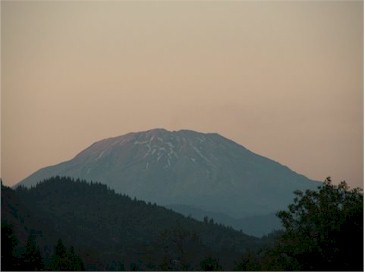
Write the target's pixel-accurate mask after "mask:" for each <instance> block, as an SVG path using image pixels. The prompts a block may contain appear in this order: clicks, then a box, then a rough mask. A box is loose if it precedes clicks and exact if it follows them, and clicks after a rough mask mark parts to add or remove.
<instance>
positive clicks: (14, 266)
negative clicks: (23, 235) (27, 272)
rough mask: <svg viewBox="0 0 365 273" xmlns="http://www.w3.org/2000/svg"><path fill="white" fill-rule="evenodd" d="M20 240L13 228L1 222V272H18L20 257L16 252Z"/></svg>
mask: <svg viewBox="0 0 365 273" xmlns="http://www.w3.org/2000/svg"><path fill="white" fill-rule="evenodd" d="M17 244H18V240H17V238H16V236H15V234H14V231H13V227H12V226H11V225H10V224H8V223H6V222H1V271H17V270H18V269H19V268H18V262H19V257H18V255H17V252H16V249H15V248H16V246H17Z"/></svg>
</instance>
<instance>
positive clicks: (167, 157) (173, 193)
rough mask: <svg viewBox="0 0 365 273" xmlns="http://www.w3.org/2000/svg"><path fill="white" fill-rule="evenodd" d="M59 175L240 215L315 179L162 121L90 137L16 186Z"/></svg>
mask: <svg viewBox="0 0 365 273" xmlns="http://www.w3.org/2000/svg"><path fill="white" fill-rule="evenodd" d="M56 175H59V176H70V177H73V178H81V179H85V180H88V181H100V182H101V183H104V184H106V185H108V186H109V187H110V188H112V189H114V190H115V191H116V192H119V193H124V194H127V195H129V196H131V197H137V198H139V199H142V200H146V201H151V202H156V203H157V204H160V205H167V206H170V205H171V206H176V205H183V206H189V207H192V208H196V209H199V210H203V211H207V212H212V213H214V214H216V213H220V214H225V215H227V216H229V217H233V218H237V219H238V218H245V217H251V216H260V215H268V214H273V213H275V212H276V211H278V210H280V209H284V208H286V207H287V205H288V204H289V203H291V202H292V199H293V197H294V195H293V192H294V191H295V190H305V189H314V188H316V187H317V186H318V185H319V183H318V182H316V181H313V180H310V179H308V178H306V177H305V176H303V175H300V174H297V173H296V172H294V171H292V170H290V169H289V168H288V167H286V166H283V165H281V164H280V163H278V162H275V161H273V160H270V159H268V158H265V157H263V156H260V155H257V154H255V153H253V152H251V151H249V150H248V149H246V148H245V147H243V146H242V145H239V144H237V143H235V142H233V141H231V140H229V139H227V138H225V137H223V136H221V135H219V134H216V133H207V134H205V133H199V132H195V131H191V130H180V131H172V132H170V131H167V130H165V129H153V130H149V131H144V132H136V133H128V134H126V135H122V136H118V137H112V138H108V139H104V140H101V141H98V142H95V143H94V144H92V145H91V146H89V147H88V148H86V149H85V150H83V151H81V152H80V153H79V154H77V155H76V156H75V157H74V158H73V159H71V160H69V161H66V162H62V163H60V164H58V165H55V166H49V167H46V168H43V169H40V170H39V171H37V172H35V173H33V174H32V175H31V176H29V177H27V178H26V179H24V180H23V181H21V182H20V183H18V184H17V186H18V185H23V186H26V187H30V186H32V185H35V184H37V183H38V182H39V181H41V180H44V179H46V178H49V177H52V176H56ZM268 228H269V229H270V228H271V227H270V225H269V226H268ZM246 232H247V231H246ZM251 234H252V233H251Z"/></svg>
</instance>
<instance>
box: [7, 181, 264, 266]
mask: <svg viewBox="0 0 365 273" xmlns="http://www.w3.org/2000/svg"><path fill="white" fill-rule="evenodd" d="M1 215H2V217H1V218H2V219H1V220H2V223H3V222H6V223H8V224H11V225H12V226H13V227H14V232H15V235H16V237H17V238H18V239H19V241H20V242H19V243H20V244H21V245H23V246H24V245H25V241H26V238H27V236H28V235H29V234H32V235H33V236H34V238H35V240H36V242H37V244H38V245H39V246H40V249H41V253H42V256H43V257H45V262H46V264H47V263H49V257H50V256H51V255H52V251H53V246H54V245H55V243H56V242H57V240H58V239H61V240H62V241H63V242H64V243H65V245H67V246H71V245H72V246H73V247H74V248H75V251H76V252H77V253H78V254H79V255H80V256H81V258H82V259H83V261H84V264H85V267H86V270H87V271H92V270H98V271H100V270H107V271H110V270H118V269H121V267H122V264H123V265H124V268H125V269H127V270H128V269H130V270H135V269H138V270H148V271H151V270H166V269H170V270H181V269H185V270H188V269H190V270H199V269H200V262H201V261H202V260H204V259H205V258H207V257H214V258H218V259H219V262H220V264H221V265H222V267H223V269H224V270H233V268H234V265H235V261H237V260H239V259H240V257H241V255H242V254H243V253H244V252H245V251H246V250H247V249H250V250H253V249H258V248H261V247H262V246H264V245H266V242H265V241H264V240H262V239H258V238H255V237H251V236H248V235H245V234H243V233H242V232H238V231H235V230H233V229H232V228H228V227H224V226H222V225H218V224H215V223H213V221H211V220H210V221H206V222H205V223H203V222H199V221H196V220H194V219H192V218H189V217H184V216H182V215H181V214H178V213H175V212H173V211H172V210H169V209H166V208H164V207H160V206H157V205H156V204H151V203H146V202H144V201H140V200H132V199H131V198H130V197H128V196H126V195H121V194H116V193H115V192H114V191H113V190H110V189H108V188H107V186H106V185H103V184H101V183H91V184H90V183H87V182H86V181H79V180H76V181H75V180H73V179H71V178H65V177H53V178H50V179H47V180H45V181H43V182H41V183H39V184H38V185H37V186H35V187H32V188H30V189H26V188H24V187H18V188H17V189H15V190H13V189H10V188H7V187H4V186H3V185H2V187H1ZM183 266H185V267H183ZM190 270H189V271H190Z"/></svg>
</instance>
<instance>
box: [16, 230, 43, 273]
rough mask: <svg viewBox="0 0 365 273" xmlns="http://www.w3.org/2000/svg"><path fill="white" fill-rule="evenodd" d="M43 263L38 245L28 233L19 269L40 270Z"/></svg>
mask: <svg viewBox="0 0 365 273" xmlns="http://www.w3.org/2000/svg"><path fill="white" fill-rule="evenodd" d="M43 268H44V264H43V259H42V256H41V252H40V250H39V247H38V246H37V245H36V243H35V241H34V238H33V236H32V235H29V237H28V240H27V244H26V246H25V252H24V253H23V254H22V256H21V270H24V271H40V270H43Z"/></svg>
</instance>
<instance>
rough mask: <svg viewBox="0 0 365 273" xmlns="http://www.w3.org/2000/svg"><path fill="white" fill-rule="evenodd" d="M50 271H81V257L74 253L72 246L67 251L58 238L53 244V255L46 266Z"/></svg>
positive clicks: (82, 267)
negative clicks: (54, 244)
mask: <svg viewBox="0 0 365 273" xmlns="http://www.w3.org/2000/svg"><path fill="white" fill-rule="evenodd" d="M48 270H50V271H83V270H85V269H84V264H83V262H82V260H81V258H80V257H79V256H78V255H76V254H75V251H74V248H73V247H71V248H70V250H69V251H67V249H66V247H65V246H64V244H63V242H62V240H61V239H59V240H58V242H57V245H56V246H55V251H54V255H53V256H52V258H51V262H50V264H49V266H48Z"/></svg>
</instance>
